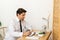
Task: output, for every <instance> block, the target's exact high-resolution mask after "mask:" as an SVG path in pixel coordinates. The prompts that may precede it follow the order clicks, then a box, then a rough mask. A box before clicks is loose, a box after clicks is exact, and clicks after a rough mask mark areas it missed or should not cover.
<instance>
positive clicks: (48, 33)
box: [17, 32, 51, 40]
mask: <svg viewBox="0 0 60 40" xmlns="http://www.w3.org/2000/svg"><path fill="white" fill-rule="evenodd" d="M50 34H51V32H46V34H45V35H44V36H43V37H40V38H39V40H48V38H49V36H50ZM17 40H26V38H25V37H24V36H23V37H22V38H18V39H17Z"/></svg>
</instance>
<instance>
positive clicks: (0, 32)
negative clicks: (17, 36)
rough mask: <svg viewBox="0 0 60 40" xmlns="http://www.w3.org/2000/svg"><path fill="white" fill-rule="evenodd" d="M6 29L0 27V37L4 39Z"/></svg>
mask: <svg viewBox="0 0 60 40" xmlns="http://www.w3.org/2000/svg"><path fill="white" fill-rule="evenodd" d="M6 29H7V27H0V37H1V38H4V36H5V31H6Z"/></svg>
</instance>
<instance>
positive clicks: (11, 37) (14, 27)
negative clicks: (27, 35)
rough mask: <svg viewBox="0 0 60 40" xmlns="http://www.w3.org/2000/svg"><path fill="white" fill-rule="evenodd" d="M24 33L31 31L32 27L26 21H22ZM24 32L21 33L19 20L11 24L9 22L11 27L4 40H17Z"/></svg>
mask: <svg viewBox="0 0 60 40" xmlns="http://www.w3.org/2000/svg"><path fill="white" fill-rule="evenodd" d="M21 23H22V31H23V32H25V31H26V30H31V31H32V28H31V25H30V24H29V23H27V22H26V21H22V22H21ZM23 32H20V23H19V19H18V18H15V19H13V20H12V21H11V22H10V21H9V26H8V28H7V32H6V35H5V39H4V40H16V38H18V37H21V36H22V35H23Z"/></svg>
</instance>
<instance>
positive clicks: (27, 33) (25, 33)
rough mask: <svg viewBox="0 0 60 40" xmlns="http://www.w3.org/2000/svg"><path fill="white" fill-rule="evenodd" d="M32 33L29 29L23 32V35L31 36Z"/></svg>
mask: <svg viewBox="0 0 60 40" xmlns="http://www.w3.org/2000/svg"><path fill="white" fill-rule="evenodd" d="M30 34H31V32H30V31H27V32H24V33H23V36H29V35H30Z"/></svg>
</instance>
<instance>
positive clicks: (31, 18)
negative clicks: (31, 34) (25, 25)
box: [0, 0, 53, 29]
mask: <svg viewBox="0 0 60 40" xmlns="http://www.w3.org/2000/svg"><path fill="white" fill-rule="evenodd" d="M20 7H21V8H24V9H26V10H27V11H28V12H27V14H26V20H27V21H28V22H30V23H31V24H32V25H33V28H34V29H41V26H42V25H44V24H46V21H44V20H43V19H42V17H45V18H47V17H48V15H49V14H50V20H49V21H50V24H49V25H50V29H51V28H52V15H53V0H0V21H2V25H3V26H7V25H8V24H9V21H10V20H11V18H12V17H13V18H14V17H15V14H16V10H17V9H18V8H20Z"/></svg>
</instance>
